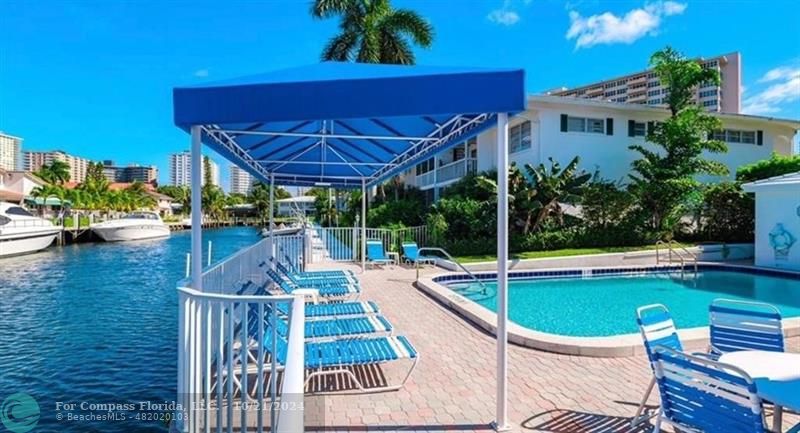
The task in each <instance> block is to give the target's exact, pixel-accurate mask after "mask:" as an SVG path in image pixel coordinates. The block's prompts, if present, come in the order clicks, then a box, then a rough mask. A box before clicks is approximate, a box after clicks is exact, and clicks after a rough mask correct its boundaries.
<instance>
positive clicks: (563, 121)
mask: <svg viewBox="0 0 800 433" xmlns="http://www.w3.org/2000/svg"><path fill="white" fill-rule="evenodd" d="M561 132H567V115H566V114H562V115H561Z"/></svg>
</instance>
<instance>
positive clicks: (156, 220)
mask: <svg viewBox="0 0 800 433" xmlns="http://www.w3.org/2000/svg"><path fill="white" fill-rule="evenodd" d="M90 227H91V229H92V231H93V232H95V233H96V234H97V236H100V238H102V239H103V240H104V241H106V242H120V241H137V240H142V239H155V238H165V237H168V236H169V235H170V229H169V227H168V226H167V225H166V224H164V221H162V220H161V217H160V216H158V214H157V213H155V212H146V211H138V212H132V213H129V214H127V215H125V216H123V217H122V218H120V219H115V220H111V221H105V222H102V223H97V224H92V225H91V226H90Z"/></svg>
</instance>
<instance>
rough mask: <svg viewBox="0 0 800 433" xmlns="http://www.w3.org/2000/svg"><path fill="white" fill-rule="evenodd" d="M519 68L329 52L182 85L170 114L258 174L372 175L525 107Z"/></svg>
mask: <svg viewBox="0 0 800 433" xmlns="http://www.w3.org/2000/svg"><path fill="white" fill-rule="evenodd" d="M524 80H525V78H524V71H523V70H522V69H483V68H450V67H428V66H406V65H380V64H364V63H342V62H323V63H318V64H313V65H308V66H302V67H296V68H291V69H284V70H278V71H273V72H268V73H264V74H259V75H251V76H247V77H242V78H237V79H232V80H227V81H220V82H214V83H207V84H206V83H204V84H201V85H196V86H189V87H178V88H175V89H174V90H173V102H174V122H175V124H176V125H177V126H179V127H181V128H183V129H184V130H186V131H189V130H190V129H191V127H192V126H199V127H201V134H202V137H201V139H202V142H203V143H204V144H206V145H207V146H208V147H210V148H212V149H214V150H215V151H216V152H218V153H219V154H221V155H222V156H224V157H225V158H227V159H228V160H230V161H231V162H233V163H234V164H236V165H238V166H239V167H241V168H243V169H245V170H246V171H248V172H249V173H250V174H252V175H253V176H255V177H256V179H258V180H261V181H263V182H269V181H270V180H271V179H274V183H275V184H282V185H299V186H313V185H318V186H335V187H361V186H362V182H363V183H365V184H366V185H367V186H371V185H375V184H377V183H379V182H381V181H384V180H386V179H388V178H389V177H391V176H394V175H396V174H398V173H400V172H402V171H404V170H406V169H408V168H410V167H412V166H414V165H415V164H417V163H419V162H421V161H423V160H426V159H428V158H430V157H433V155H434V154H436V153H439V152H441V151H442V150H445V149H447V148H449V147H452V146H455V145H457V144H459V143H462V142H463V141H464V140H466V139H468V138H471V137H473V136H475V135H477V134H479V133H480V132H481V131H483V130H485V129H487V128H490V127H493V126H494V125H495V122H493V121H492V120H493V119H494V118H495V113H511V114H513V113H518V112H520V111H523V110H525V104H526V99H525V88H524Z"/></svg>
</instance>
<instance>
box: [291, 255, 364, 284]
mask: <svg viewBox="0 0 800 433" xmlns="http://www.w3.org/2000/svg"><path fill="white" fill-rule="evenodd" d="M283 257H284V261H283V263H282V264H283V265H284V266H285V267H286V268H287V269H288V270H289V271H290V272H291V273H293V274H295V275H297V276H300V277H319V278H323V277H345V278H347V277H350V278H355V273H354V272H353V271H351V270H349V269H329V270H324V271H300V270H299V269H298V268H297V266H295V265H294V263H293V262H292V259H291V258H290V257H289V256H288V255H286V254H284V255H283Z"/></svg>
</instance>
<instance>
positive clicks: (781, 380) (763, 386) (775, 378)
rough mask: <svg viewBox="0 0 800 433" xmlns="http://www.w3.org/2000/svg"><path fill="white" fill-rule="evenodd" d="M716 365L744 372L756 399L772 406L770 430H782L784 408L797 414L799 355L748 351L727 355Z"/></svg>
mask: <svg viewBox="0 0 800 433" xmlns="http://www.w3.org/2000/svg"><path fill="white" fill-rule="evenodd" d="M719 362H721V363H723V364H730V365H733V366H735V367H739V368H741V369H742V370H744V371H745V373H747V374H748V375H750V377H751V378H752V379H753V381H754V382H755V383H756V388H757V389H758V395H759V397H761V398H762V399H764V400H766V401H769V402H771V403H773V404H774V405H775V414H774V417H773V421H772V429H773V430H775V431H778V432H780V431H782V430H781V428H782V424H783V408H789V409H792V410H796V411H800V353H785V352H765V351H759V350H753V351H750V350H747V351H741V352H731V353H726V354H724V355H722V356H721V357H720V358H719Z"/></svg>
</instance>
